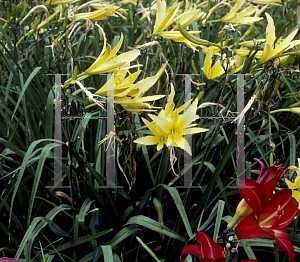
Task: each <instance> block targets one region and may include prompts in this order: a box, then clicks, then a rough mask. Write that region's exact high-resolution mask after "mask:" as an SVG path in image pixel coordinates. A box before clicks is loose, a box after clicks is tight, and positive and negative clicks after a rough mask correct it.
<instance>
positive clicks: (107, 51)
mask: <svg viewBox="0 0 300 262" xmlns="http://www.w3.org/2000/svg"><path fill="white" fill-rule="evenodd" d="M103 50H104V47H103ZM103 50H102V52H103ZM102 52H101V54H102ZM110 52H111V46H110V45H107V48H106V47H105V51H104V52H103V55H101V54H100V55H99V57H98V58H97V59H96V60H95V62H94V63H93V64H92V65H91V66H90V67H89V68H88V69H87V70H85V72H86V73H87V74H92V73H91V72H92V71H94V70H95V69H96V68H97V67H98V66H100V65H101V64H103V63H104V62H106V61H107V60H108V58H109V55H110Z"/></svg>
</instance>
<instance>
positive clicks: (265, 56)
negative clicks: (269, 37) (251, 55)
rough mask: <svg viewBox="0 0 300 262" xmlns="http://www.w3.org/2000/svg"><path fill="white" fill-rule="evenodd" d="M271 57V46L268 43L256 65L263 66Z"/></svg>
mask: <svg viewBox="0 0 300 262" xmlns="http://www.w3.org/2000/svg"><path fill="white" fill-rule="evenodd" d="M272 55H273V46H272V45H271V44H270V43H265V48H264V51H263V53H262V56H261V58H260V59H259V61H258V63H259V64H263V63H265V62H267V61H269V60H270V59H271V57H272Z"/></svg>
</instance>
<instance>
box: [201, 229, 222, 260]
mask: <svg viewBox="0 0 300 262" xmlns="http://www.w3.org/2000/svg"><path fill="white" fill-rule="evenodd" d="M196 241H197V242H198V243H199V244H200V245H201V251H202V254H203V256H204V257H205V258H208V259H213V260H216V259H218V258H222V257H223V249H222V248H221V247H220V246H219V245H218V244H216V243H215V242H214V241H213V240H212V239H211V238H210V237H209V236H208V235H206V234H205V233H203V232H199V231H196Z"/></svg>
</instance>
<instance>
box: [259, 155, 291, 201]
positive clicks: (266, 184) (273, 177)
mask: <svg viewBox="0 0 300 262" xmlns="http://www.w3.org/2000/svg"><path fill="white" fill-rule="evenodd" d="M257 160H258V159H257ZM257 160H256V161H257ZM257 162H259V163H260V164H261V167H262V172H263V170H265V168H266V167H265V165H264V164H263V163H262V162H261V161H259V160H258V161H257ZM278 162H279V160H278V159H277V160H276V161H275V162H274V163H273V165H272V166H271V167H269V168H268V169H267V170H266V171H265V172H264V173H262V172H261V174H260V176H259V177H258V179H257V181H256V182H257V183H258V184H260V185H261V186H262V187H263V192H264V194H265V197H266V200H268V199H269V198H270V197H271V195H272V193H273V191H274V189H275V186H276V185H277V183H278V181H279V180H280V178H281V177H282V175H283V174H284V173H285V172H286V170H287V168H281V167H282V164H281V165H277V163H278Z"/></svg>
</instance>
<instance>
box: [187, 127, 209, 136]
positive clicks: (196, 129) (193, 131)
mask: <svg viewBox="0 0 300 262" xmlns="http://www.w3.org/2000/svg"><path fill="white" fill-rule="evenodd" d="M208 130H209V129H206V128H199V127H193V128H188V129H185V130H184V134H185V135H192V134H197V133H202V132H207V131H208Z"/></svg>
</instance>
